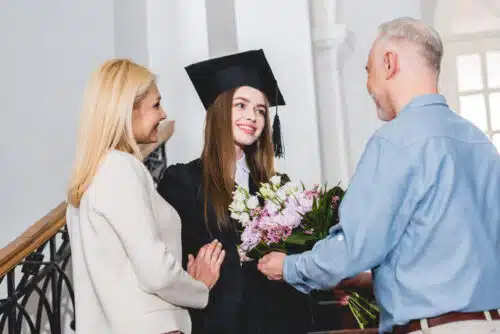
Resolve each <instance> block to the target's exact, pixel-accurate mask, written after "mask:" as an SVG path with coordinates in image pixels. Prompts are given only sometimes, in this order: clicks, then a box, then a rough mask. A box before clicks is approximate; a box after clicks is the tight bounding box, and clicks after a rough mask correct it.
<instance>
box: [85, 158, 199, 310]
mask: <svg viewBox="0 0 500 334" xmlns="http://www.w3.org/2000/svg"><path fill="white" fill-rule="evenodd" d="M148 176H149V175H148V174H147V171H146V169H145V168H144V166H143V165H142V164H141V163H140V161H139V160H137V159H135V158H134V157H133V156H131V155H127V154H122V153H116V152H114V154H113V153H112V154H109V155H108V157H107V159H106V161H105V162H104V163H103V166H102V173H100V175H99V177H100V180H99V182H96V188H95V206H96V211H97V212H98V214H101V215H102V216H103V217H104V218H105V219H106V221H107V222H108V223H109V224H110V225H111V227H112V228H113V230H114V231H115V233H116V234H117V236H118V238H119V239H120V240H121V243H122V244H123V247H124V249H125V251H126V252H127V255H128V257H129V259H130V262H131V265H132V268H133V270H134V272H135V274H136V276H137V278H138V280H139V282H140V285H141V288H142V289H143V290H144V291H146V292H148V293H152V294H156V295H158V296H159V297H161V298H163V299H164V300H166V301H168V302H169V303H171V304H174V305H178V306H181V307H191V308H203V307H205V306H206V304H207V302H208V288H207V287H206V286H205V285H204V284H203V283H202V282H199V281H197V280H195V279H193V278H192V277H191V276H190V275H189V274H188V273H187V272H186V271H184V270H183V268H182V266H181V263H180V262H179V261H177V260H176V259H175V257H174V256H173V255H172V253H170V252H169V249H168V246H167V245H166V244H165V243H164V242H163V241H162V240H161V239H160V235H159V231H158V229H157V227H156V226H157V224H156V221H155V219H156V218H155V214H154V211H153V207H152V200H151V192H150V191H149V189H148V188H149V187H148V181H149V180H148ZM179 242H180V240H179Z"/></svg>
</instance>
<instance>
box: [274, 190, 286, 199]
mask: <svg viewBox="0 0 500 334" xmlns="http://www.w3.org/2000/svg"><path fill="white" fill-rule="evenodd" d="M276 196H278V198H279V199H281V200H282V201H284V200H285V199H286V197H287V194H286V190H285V189H283V188H281V189H280V190H278V191H277V192H276Z"/></svg>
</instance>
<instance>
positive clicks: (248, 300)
mask: <svg viewBox="0 0 500 334" xmlns="http://www.w3.org/2000/svg"><path fill="white" fill-rule="evenodd" d="M202 174H203V173H202V165H201V161H200V159H197V160H194V161H192V162H190V163H188V164H177V165H173V166H170V167H169V168H167V170H166V171H165V173H164V174H163V177H162V179H161V181H160V183H159V185H158V191H159V193H160V194H161V195H162V196H163V198H164V199H165V200H166V201H168V202H169V203H170V204H171V205H172V206H173V207H174V208H175V209H176V210H177V212H178V213H179V216H180V217H181V221H182V248H183V266H184V268H185V267H186V263H187V255H188V254H193V255H196V254H197V253H198V250H199V249H200V248H201V247H202V246H203V245H205V244H207V243H209V242H210V241H212V240H213V239H214V238H216V239H218V240H219V241H220V242H221V243H222V245H223V247H224V249H225V250H226V257H225V260H224V263H223V264H222V267H221V272H220V278H219V281H218V282H217V284H216V285H215V286H214V287H213V289H212V290H211V291H210V297H209V303H208V306H207V307H206V308H205V309H203V310H191V309H190V310H189V312H190V315H191V320H192V323H193V331H192V332H193V334H202V333H203V334H246V333H248V334H271V333H272V334H276V333H278V334H279V333H286V334H304V333H307V331H308V329H309V325H310V320H311V316H310V306H309V297H308V296H307V295H305V294H302V293H300V292H299V291H297V290H295V289H294V288H293V287H291V286H289V285H288V284H286V283H284V282H276V281H269V280H268V279H267V278H266V277H265V276H264V275H263V274H262V273H260V272H259V271H258V270H257V263H256V262H257V261H250V262H245V263H243V264H241V263H240V260H239V255H238V252H237V248H236V246H237V245H238V244H239V243H240V240H239V235H238V234H237V232H236V230H235V229H234V228H228V229H226V230H223V231H220V230H219V229H218V227H217V224H216V218H215V212H214V210H213V208H212V209H211V210H208V211H209V212H208V228H207V224H205V221H204V218H203V211H204V191H203V188H202V183H203V177H202ZM249 188H250V192H251V193H254V194H255V192H256V191H257V187H256V185H255V184H253V183H252V182H250V187H249ZM209 203H210V202H209Z"/></svg>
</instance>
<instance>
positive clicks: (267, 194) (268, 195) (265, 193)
mask: <svg viewBox="0 0 500 334" xmlns="http://www.w3.org/2000/svg"><path fill="white" fill-rule="evenodd" d="M259 192H260V194H261V195H262V197H264V199H273V198H274V197H276V194H275V193H274V191H273V190H272V189H271V186H270V185H269V184H268V183H265V184H263V185H262V187H261V188H260V189H259Z"/></svg>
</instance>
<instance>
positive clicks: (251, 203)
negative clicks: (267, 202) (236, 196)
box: [247, 196, 259, 210]
mask: <svg viewBox="0 0 500 334" xmlns="http://www.w3.org/2000/svg"><path fill="white" fill-rule="evenodd" d="M258 206H259V199H258V198H257V196H252V197H250V198H249V199H247V207H248V208H249V209H250V210H253V209H256V208H257V207H258Z"/></svg>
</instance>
